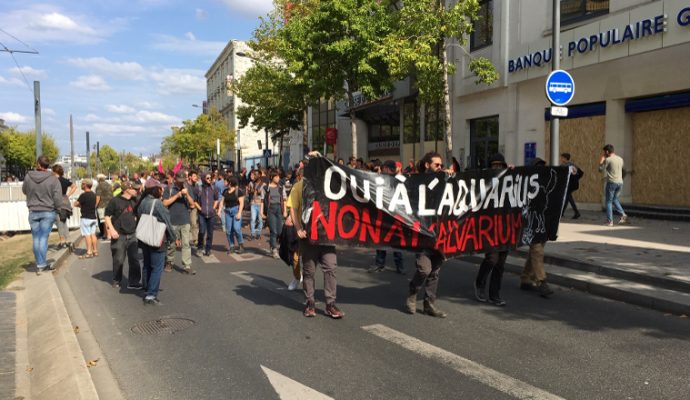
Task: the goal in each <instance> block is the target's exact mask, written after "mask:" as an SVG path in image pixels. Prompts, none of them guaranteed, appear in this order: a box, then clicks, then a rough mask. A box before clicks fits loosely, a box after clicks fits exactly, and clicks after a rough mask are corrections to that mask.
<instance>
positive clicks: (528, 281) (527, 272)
mask: <svg viewBox="0 0 690 400" xmlns="http://www.w3.org/2000/svg"><path fill="white" fill-rule="evenodd" d="M564 154H567V153H564ZM568 156H570V155H569V154H568ZM561 157H563V156H562V155H561ZM532 165H533V166H535V167H545V166H546V161H544V160H542V159H541V158H535V159H534V161H532ZM571 179H572V178H571ZM535 200H536V199H535ZM545 246H546V241H543V242H532V243H531V244H530V245H529V250H528V251H527V260H526V261H525V267H524V268H523V269H522V273H521V274H520V289H521V290H526V291H536V292H538V293H539V295H540V296H541V297H544V298H548V297H549V296H551V295H552V294H553V290H552V289H551V288H550V287H549V285H548V284H547V283H546V271H544V247H545Z"/></svg>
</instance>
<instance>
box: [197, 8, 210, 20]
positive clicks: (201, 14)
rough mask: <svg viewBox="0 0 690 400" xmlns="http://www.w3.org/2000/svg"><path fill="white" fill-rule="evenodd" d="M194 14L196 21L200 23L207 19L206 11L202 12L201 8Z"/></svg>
mask: <svg viewBox="0 0 690 400" xmlns="http://www.w3.org/2000/svg"><path fill="white" fill-rule="evenodd" d="M195 14H196V19H198V20H200V21H203V20H205V19H206V18H207V17H208V12H206V10H203V9H201V8H197V9H196V10H195Z"/></svg>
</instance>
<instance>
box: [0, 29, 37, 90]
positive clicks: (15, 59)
mask: <svg viewBox="0 0 690 400" xmlns="http://www.w3.org/2000/svg"><path fill="white" fill-rule="evenodd" d="M0 32H2V33H4V34H5V35H7V36H9V37H11V38H12V39H14V40H16V41H18V42H19V43H21V44H23V45H24V46H26V47H27V48H29V49H31V51H28V50H11V49H9V48H8V47H7V46H5V44H4V43H2V42H0V46H2V49H0V51H4V52H7V53H10V57H12V60H13V61H14V65H16V66H17V69H18V70H19V73H20V74H22V78H24V83H26V87H27V88H28V89H29V92H30V93H33V89H32V88H31V85H30V84H29V80H28V79H26V75H24V70H23V69H22V67H21V66H20V65H19V62H18V61H17V58H16V57H15V56H14V53H25V54H38V51H37V50H36V49H34V48H33V47H31V46H29V45H28V44H26V43H24V42H23V41H22V40H21V39H19V38H18V37H16V36H14V35H12V34H11V33H9V32H7V31H6V30H4V29H2V28H0Z"/></svg>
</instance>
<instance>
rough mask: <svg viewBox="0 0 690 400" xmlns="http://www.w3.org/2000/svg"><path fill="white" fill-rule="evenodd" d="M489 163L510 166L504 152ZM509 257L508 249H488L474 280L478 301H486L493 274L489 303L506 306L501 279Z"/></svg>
mask: <svg viewBox="0 0 690 400" xmlns="http://www.w3.org/2000/svg"><path fill="white" fill-rule="evenodd" d="M489 165H490V168H491V169H493V170H497V171H500V170H504V169H506V168H508V164H506V160H505V157H503V154H501V153H496V154H494V155H492V156H491V157H489ZM507 257H508V251H507V250H506V251H495V250H491V251H488V252H487V253H486V254H485V255H484V261H482V263H481V265H480V266H479V271H478V272H477V278H476V279H475V281H474V295H475V298H476V299H477V301H480V302H484V303H485V302H486V301H487V298H486V297H485V295H484V288H485V287H486V281H487V278H488V277H489V274H491V280H490V281H489V299H488V301H489V303H491V304H494V305H496V306H505V305H506V302H505V301H504V300H502V299H501V294H500V292H501V281H502V280H503V270H504V268H505V264H506V258H507Z"/></svg>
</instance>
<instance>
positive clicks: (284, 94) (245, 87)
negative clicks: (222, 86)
mask: <svg viewBox="0 0 690 400" xmlns="http://www.w3.org/2000/svg"><path fill="white" fill-rule="evenodd" d="M233 91H234V92H235V94H236V95H237V96H238V97H239V98H241V99H242V102H243V103H244V104H243V105H240V106H239V107H238V109H237V116H238V118H239V120H240V128H244V127H245V126H247V125H248V124H249V123H250V120H251V125H252V126H253V127H254V129H255V130H257V131H259V130H262V129H263V130H266V131H268V132H273V133H274V135H273V140H276V139H277V138H279V137H281V136H283V135H285V134H287V133H288V132H289V131H290V129H299V127H300V126H301V125H302V111H303V109H304V107H305V105H306V104H305V100H304V99H305V94H306V87H305V86H304V85H302V84H298V83H296V81H295V79H293V77H292V76H291V75H290V72H288V70H287V68H286V67H284V66H281V65H277V64H274V63H263V62H259V63H256V64H254V65H253V66H252V67H251V68H250V69H249V70H248V71H247V72H246V73H245V74H244V76H242V78H240V79H239V80H236V81H235V82H234V84H233Z"/></svg>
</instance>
